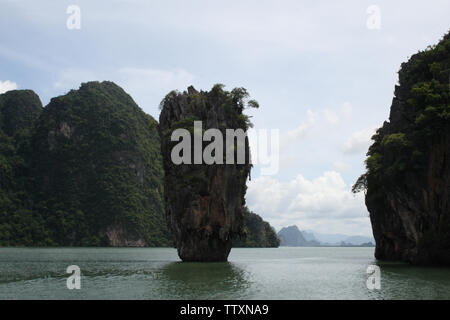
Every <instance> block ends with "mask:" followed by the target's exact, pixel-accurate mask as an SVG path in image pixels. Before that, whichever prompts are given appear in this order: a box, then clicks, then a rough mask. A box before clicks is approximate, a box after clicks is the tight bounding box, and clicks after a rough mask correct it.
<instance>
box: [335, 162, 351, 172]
mask: <svg viewBox="0 0 450 320" xmlns="http://www.w3.org/2000/svg"><path fill="white" fill-rule="evenodd" d="M333 169H334V170H335V171H337V172H339V173H346V172H349V171H350V170H352V166H351V165H350V164H348V163H346V162H342V161H335V162H333Z"/></svg>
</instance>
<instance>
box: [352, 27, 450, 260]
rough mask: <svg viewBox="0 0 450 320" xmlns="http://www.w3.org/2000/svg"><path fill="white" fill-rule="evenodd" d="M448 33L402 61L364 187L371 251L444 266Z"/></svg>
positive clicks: (449, 158) (448, 225) (449, 250)
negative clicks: (390, 104) (372, 239)
mask: <svg viewBox="0 0 450 320" xmlns="http://www.w3.org/2000/svg"><path fill="white" fill-rule="evenodd" d="M449 79H450V34H447V35H446V36H445V37H444V39H443V40H442V41H441V42H439V44H437V45H436V46H433V47H429V48H428V49H427V50H425V51H423V52H419V53H418V54H415V55H413V56H412V57H411V59H410V60H409V61H408V62H407V63H403V64H402V67H401V70H400V71H399V85H398V86H396V88H395V97H394V99H393V102H392V106H391V112H390V118H389V120H390V121H389V122H385V123H384V124H383V126H382V127H381V128H380V129H379V130H378V131H377V133H376V134H375V135H374V137H373V138H372V139H373V140H374V143H373V145H372V146H371V147H370V149H369V151H368V154H367V155H368V158H367V160H366V166H367V173H366V174H364V175H363V176H361V177H360V178H359V180H358V181H357V183H356V184H355V186H354V191H358V190H362V189H366V205H367V208H368V210H369V212H370V219H371V222H372V228H373V234H374V237H375V240H376V250H375V256H376V258H377V259H382V260H402V261H408V262H411V263H415V264H434V263H436V264H450V87H449V81H450V80H449Z"/></svg>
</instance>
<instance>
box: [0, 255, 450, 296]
mask: <svg viewBox="0 0 450 320" xmlns="http://www.w3.org/2000/svg"><path fill="white" fill-rule="evenodd" d="M372 264H377V265H378V266H379V267H380V269H381V289H380V290H369V289H368V288H367V286H366V281H367V278H368V276H369V275H368V274H367V272H366V270H367V267H368V266H369V265H372ZM69 265H78V266H79V267H80V269H81V290H68V289H67V286H66V280H67V277H68V276H69V275H68V274H67V273H66V269H67V267H68V266H69ZM0 299H224V300H227V299H237V300H239V299H450V268H420V267H413V266H410V265H407V264H402V263H380V262H377V261H376V260H375V259H374V258H373V248H278V249H243V248H242V249H233V250H232V251H231V254H230V258H229V262H221V263H195V262H186V263H182V262H180V260H179V258H178V256H177V253H176V250H175V249H172V248H46V249H42V248H34V249H26V248H0Z"/></svg>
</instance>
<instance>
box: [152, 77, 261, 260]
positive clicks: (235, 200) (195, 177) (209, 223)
mask: <svg viewBox="0 0 450 320" xmlns="http://www.w3.org/2000/svg"><path fill="white" fill-rule="evenodd" d="M247 97H248V94H247V91H246V90H245V89H243V88H236V89H234V90H232V91H231V92H227V91H225V90H223V86H222V85H216V86H214V87H213V88H212V90H211V91H210V92H204V91H201V92H198V91H196V90H195V89H194V88H193V87H189V88H188V91H187V92H186V91H185V92H183V93H179V92H171V93H169V94H168V95H167V96H166V97H165V99H164V100H163V101H162V102H161V108H162V110H161V114H160V118H159V131H160V135H161V150H162V155H163V164H164V171H165V178H164V195H165V196H164V197H165V208H166V218H167V222H168V226H169V228H170V230H171V231H172V234H173V236H174V241H175V245H176V247H177V249H178V254H179V256H180V258H181V259H182V260H184V261H226V260H227V257H228V254H229V252H230V249H231V246H232V239H233V238H234V237H236V236H238V235H240V234H242V232H243V229H242V226H243V215H242V207H243V205H244V204H245V199H244V195H245V191H246V180H247V177H248V175H249V173H250V169H251V164H250V161H249V147H248V141H247V140H246V142H245V162H244V163H243V164H236V161H235V163H234V164H225V162H224V164H217V163H214V164H211V165H208V164H205V163H204V162H202V164H193V163H194V161H193V160H192V162H191V163H192V164H187V163H183V164H178V165H177V164H174V163H173V162H172V160H171V151H172V148H173V147H174V145H176V144H177V143H178V142H177V141H175V142H173V141H171V135H172V132H173V130H174V129H176V128H185V129H188V130H189V132H190V133H191V135H192V136H193V126H194V121H196V120H197V121H202V127H203V130H207V129H209V128H216V129H219V130H220V131H221V132H222V134H223V137H224V138H225V136H226V134H225V130H226V129H239V128H240V129H242V130H244V131H246V130H247V129H248V126H249V125H250V123H249V121H248V117H246V116H245V115H244V114H243V113H242V112H243V109H244V107H245V99H246V98H247ZM248 104H249V105H252V106H256V105H257V103H256V102H255V101H249V102H248ZM193 140H194V139H192V145H193ZM206 145H208V143H206V142H203V147H205V146H206ZM224 145H225V143H224ZM235 146H236V145H235ZM192 149H193V147H192ZM235 152H236V150H235ZM223 154H224V156H225V154H226V152H225V150H224V152H223ZM235 156H236V154H235ZM192 158H193V154H192ZM235 160H236V157H235Z"/></svg>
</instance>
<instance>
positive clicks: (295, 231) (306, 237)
mask: <svg viewBox="0 0 450 320" xmlns="http://www.w3.org/2000/svg"><path fill="white" fill-rule="evenodd" d="M278 238H279V239H280V246H285V247H320V246H344V247H352V246H364V247H369V246H373V245H374V244H375V241H374V240H373V238H370V237H365V236H349V235H344V234H324V233H317V232H314V231H311V230H309V231H301V230H300V229H299V228H298V227H297V226H295V225H293V226H289V227H285V228H282V229H281V230H280V231H279V232H278Z"/></svg>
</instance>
